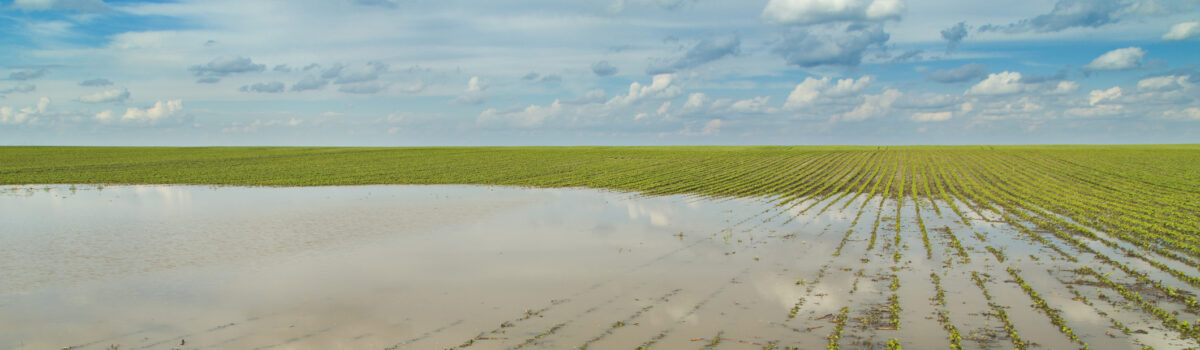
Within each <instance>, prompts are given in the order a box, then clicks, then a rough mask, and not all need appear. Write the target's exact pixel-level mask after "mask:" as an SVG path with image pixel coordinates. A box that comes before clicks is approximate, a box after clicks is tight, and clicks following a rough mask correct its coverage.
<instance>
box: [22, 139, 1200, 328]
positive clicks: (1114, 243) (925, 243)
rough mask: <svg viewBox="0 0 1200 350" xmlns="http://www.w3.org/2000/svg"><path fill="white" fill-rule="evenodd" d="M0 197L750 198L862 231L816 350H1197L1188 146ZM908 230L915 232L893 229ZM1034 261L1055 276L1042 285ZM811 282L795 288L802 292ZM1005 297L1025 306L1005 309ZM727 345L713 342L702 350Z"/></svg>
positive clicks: (178, 167)
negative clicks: (856, 349) (940, 339)
mask: <svg viewBox="0 0 1200 350" xmlns="http://www.w3.org/2000/svg"><path fill="white" fill-rule="evenodd" d="M0 184H6V185H14V186H16V185H23V184H212V185H248V186H325V185H366V184H486V185H511V186H531V187H589V188H602V189H612V190H619V191H631V192H636V193H644V194H649V195H688V196H700V197H705V198H713V199H718V200H719V199H721V198H730V197H753V198H762V199H764V200H766V201H768V202H769V203H770V204H772V205H773V207H774V208H777V209H776V210H777V212H776V214H777V215H785V216H786V217H787V218H788V219H787V220H788V221H791V220H800V219H797V218H798V217H801V216H803V215H805V214H815V215H819V214H821V213H826V212H844V213H845V215H846V217H848V218H851V217H852V218H854V223H852V224H850V226H849V227H851V228H850V229H849V230H847V231H845V232H837V233H836V234H833V235H831V236H836V238H834V240H833V242H834V243H835V244H834V245H836V250H834V251H832V252H830V253H831V254H829V255H828V256H827V257H828V259H830V261H831V262H830V263H829V264H827V265H826V266H823V267H822V268H821V270H820V272H819V273H818V274H817V275H816V278H815V280H819V279H821V277H824V276H825V275H826V272H827V271H828V270H829V268H830V264H831V265H832V267H833V268H835V269H841V270H842V271H847V272H846V273H849V271H854V270H855V269H858V271H857V272H856V275H855V276H856V277H855V278H854V281H853V283H854V284H853V288H854V289H850V293H851V294H853V293H854V291H855V290H858V289H859V283H860V281H859V280H860V279H861V280H862V281H863V283H864V284H866V283H876V284H878V286H877V287H880V288H878V289H880V290H881V291H882V293H883V294H882V296H881V297H880V298H879V299H877V300H874V301H872V302H873V303H876V304H872V305H868V306H865V307H862V306H856V305H846V306H844V307H842V308H841V309H840V312H837V315H833V314H831V315H830V316H829V318H828V320H829V321H830V322H833V326H832V327H828V328H825V329H823V330H821V331H820V332H828V333H827V334H828V335H827V336H826V337H827V339H828V348H838V347H839V346H846V345H849V344H841V345H839V344H840V343H842V340H841V339H842V338H843V332H856V331H855V329H858V328H856V327H859V326H856V325H860V324H861V325H866V326H861V328H862V329H868V331H865V332H868V333H870V332H887V331H895V332H897V333H894V334H892V335H884V336H882V338H879V337H875V336H874V335H871V336H869V337H871V339H873V340H871V341H872V342H873V343H870V344H875V345H882V344H884V341H887V344H888V346H889V347H890V346H892V345H893V343H895V344H899V343H900V342H902V341H903V338H902V337H900V334H901V333H899V331H897V329H902V328H903V327H907V326H905V324H907V323H906V322H914V321H913V320H912V317H909V318H901V315H902V310H905V309H909V308H913V307H915V306H911V305H916V304H920V305H924V306H921V307H922V308H924V309H925V310H929V311H930V313H931V314H932V316H930V317H936V321H937V322H938V324H939V325H940V327H941V328H942V330H944V332H945V334H944V338H945V339H946V346H947V347H949V348H961V346H962V345H961V344H962V343H963V342H965V341H967V340H973V341H977V342H980V343H981V344H982V343H984V342H986V341H987V340H986V339H985V338H987V339H990V340H991V341H999V342H1004V343H1011V345H1012V346H1013V347H1015V348H1018V349H1024V348H1029V347H1032V346H1035V344H1032V343H1031V342H1029V341H1028V340H1023V338H1022V334H1020V333H1019V332H1018V331H1017V329H1018V328H1019V326H1016V325H1015V323H1017V322H1016V321H1015V319H1016V318H1017V317H1023V316H1013V318H1014V319H1011V320H1010V316H1009V314H1010V313H1014V314H1016V313H1019V312H1029V311H1028V310H1017V309H1014V307H1017V308H1026V309H1027V308H1028V307H1032V309H1033V310H1034V311H1035V312H1036V314H1040V315H1042V316H1039V317H1041V320H1040V321H1038V322H1043V323H1045V324H1046V325H1053V326H1052V327H1053V328H1054V329H1055V330H1056V332H1057V333H1061V335H1060V336H1061V337H1062V338H1061V339H1062V341H1063V342H1064V344H1070V345H1071V346H1072V347H1079V348H1088V347H1089V343H1088V341H1087V340H1086V339H1092V340H1093V343H1092V345H1090V346H1095V341H1096V340H1099V339H1106V338H1109V337H1117V336H1121V337H1136V336H1138V335H1139V334H1145V331H1144V329H1149V328H1154V329H1157V333H1154V332H1151V335H1152V336H1170V337H1172V338H1174V339H1180V340H1181V341H1184V342H1186V344H1192V345H1193V346H1194V345H1196V344H1200V302H1197V300H1196V293H1197V292H1200V145H1159V146H995V147H991V146H961V147H917V146H914V147H874V146H871V147H866V146H861V147H530V148H494V147H488V148H158V147H155V148H93V147H84V148H74V147H4V148H0ZM764 216H769V215H764ZM750 219H751V218H746V219H745V220H743V221H742V222H746V221H748V220H750ZM769 220H770V217H767V219H764V220H763V221H764V222H768V221H769ZM902 220H910V221H911V222H912V223H913V224H911V226H905V228H904V229H902V228H901V226H902V225H901V224H900V223H901V221H902ZM859 222H864V223H865V224H862V225H859V224H858V223H859ZM935 222H936V223H937V224H935ZM952 223H953V225H956V226H955V227H954V228H952V227H951V226H952ZM785 224H786V223H785ZM905 225H909V224H908V223H907V222H906V223H905ZM989 227H1001V228H1002V229H1003V230H1001V231H996V230H992V229H989ZM1004 230H1007V231H1004ZM784 237H786V236H784ZM839 239H840V242H839V241H838V240H839ZM739 242H740V241H739ZM1014 242H1022V243H1014ZM848 244H850V245H851V246H855V247H854V248H850V247H849V246H848ZM909 247H911V248H912V249H908V248H909ZM851 251H853V252H854V253H850V252H851ZM798 254H799V253H798ZM805 254H808V253H805ZM848 255H849V256H848ZM876 256H882V257H883V258H876ZM754 259H755V261H757V260H758V257H755V258H754ZM859 260H861V264H862V265H861V266H875V265H866V264H868V261H880V262H883V263H885V264H886V265H888V266H878V269H877V270H876V271H874V272H872V273H869V274H868V273H865V272H864V269H863V268H857V267H853V266H860V265H857V264H859ZM914 260H916V261H921V262H924V263H921V264H916V265H914V264H913V263H912V261H914ZM972 260H974V263H972ZM1041 261H1053V263H1052V264H1051V265H1050V266H1049V268H1048V269H1046V267H1047V266H1046V265H1041ZM1035 263H1036V264H1037V265H1032V264H1035ZM954 264H958V265H959V267H958V268H951V267H952V266H953V265H954ZM844 266H851V267H845V268H844V269H842V267H844ZM995 266H999V268H998V269H997V270H996V271H992V273H991V274H989V273H987V271H991V270H990V269H991V268H993V267H995ZM1032 266H1040V267H1039V268H1032ZM1021 267H1025V268H1024V269H1022V268H1021ZM1000 270H1003V272H1001V271H1000ZM835 271H836V270H835ZM950 272H956V273H950ZM860 277H861V278H860ZM810 278H811V276H810ZM812 281H813V279H807V278H806V279H801V278H800V277H799V276H797V281H796V285H797V286H799V287H797V288H801V289H803V288H804V286H805V285H813V284H814V283H815V282H812ZM873 281H878V282H873ZM902 281H903V282H904V285H905V287H907V286H908V283H919V284H923V285H925V286H927V288H929V289H928V290H929V293H930V296H931V298H929V299H928V301H926V300H912V298H908V299H906V300H900V298H899V295H900V294H897V292H896V291H897V290H898V289H901V288H905V287H902ZM928 286H931V287H928ZM964 286H965V287H964ZM997 288H1007V290H1008V294H1007V295H1020V294H1021V293H1023V294H1024V296H1023V297H1022V298H1023V299H1020V300H1018V302H1014V301H1013V299H1012V298H1011V297H1006V298H1008V299H1003V300H1001V296H1000V295H999V294H1001V293H998V292H996V291H995V289H997ZM889 290H890V291H889ZM805 293H809V294H803V295H805V297H801V298H799V299H798V300H796V301H795V303H794V305H790V304H789V307H788V308H787V309H783V310H779V314H780V316H781V315H787V317H786V318H785V319H784V318H782V317H781V319H783V322H787V320H790V319H792V318H795V317H796V316H797V313H798V312H799V311H800V310H802V309H803V308H804V307H805V303H806V300H808V301H810V302H811V300H813V298H814V296H813V295H812V293H813V288H812V287H808V288H807V289H806V291H805ZM962 293H971V295H978V298H977V299H978V300H976V302H975V304H976V305H983V306H982V307H981V308H978V309H976V310H974V311H973V312H974V314H983V315H987V316H988V319H990V320H992V321H991V322H994V323H993V326H992V327H991V328H990V329H991V330H992V332H991V333H988V332H987V331H983V333H987V334H967V332H966V331H964V330H960V329H959V327H963V326H962V323H957V322H958V321H960V320H961V319H962V318H966V317H969V316H968V315H967V314H961V313H958V312H956V313H951V312H950V310H951V307H950V306H947V304H948V302H947V301H946V298H947V294H951V298H958V299H962V298H966V297H962V296H961V294H962ZM963 303H964V304H965V303H966V302H963ZM1065 303H1078V304H1079V305H1082V306H1079V307H1081V308H1087V309H1088V310H1092V311H1090V312H1093V313H1095V314H1097V315H1099V316H1098V317H1099V320H1100V321H1097V322H1099V324H1100V326H1101V327H1100V328H1096V329H1100V330H1099V331H1092V332H1088V333H1087V334H1083V332H1080V331H1077V330H1076V329H1077V328H1079V327H1090V326H1087V325H1085V324H1083V323H1081V321H1078V320H1072V319H1070V315H1065V314H1064V311H1063V310H1064V308H1065V307H1064V306H1063V305H1065ZM697 307H699V306H697ZM789 310H790V311H789ZM956 318H958V319H959V320H955V319H956ZM1147 322H1149V323H1147ZM848 323H849V324H848ZM956 324H957V325H958V326H956ZM1134 324H1140V325H1141V326H1135V325H1134ZM622 325H623V323H622ZM613 327H614V328H615V327H617V326H613ZM1139 327H1141V328H1139ZM983 328H984V329H987V327H983ZM1104 329H1107V332H1110V334H1109V335H1108V336H1106V335H1105V333H1104V332H1106V331H1104ZM552 331H553V330H552ZM809 331H810V332H811V331H812V330H811V329H810V330H809ZM859 332H862V331H859ZM870 334H875V333H870ZM864 337H867V336H864ZM660 338H661V337H660ZM896 338H901V339H900V340H899V341H898V340H897V339H896ZM1085 338H1086V339H1085ZM1130 339H1133V338H1130ZM1138 339H1143V338H1138ZM720 340H721V335H720V334H718V335H717V337H716V338H715V339H713V341H714V344H715V342H719V341H720ZM863 341H864V342H866V340H863ZM1146 341H1147V340H1144V339H1143V340H1136V339H1135V340H1129V341H1126V342H1121V344H1122V345H1121V346H1126V345H1129V346H1132V344H1139V345H1141V344H1144V343H1145V342H1146ZM653 342H654V341H653V340H652V341H650V342H649V343H648V344H646V345H647V346H648V345H651V344H653ZM767 345H769V346H771V347H774V343H771V344H766V345H764V348H766V347H767ZM860 345H861V344H860ZM897 346H898V345H897ZM1005 346H1007V344H1006V345H1005Z"/></svg>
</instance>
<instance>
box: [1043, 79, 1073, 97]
mask: <svg viewBox="0 0 1200 350" xmlns="http://www.w3.org/2000/svg"><path fill="white" fill-rule="evenodd" d="M1075 91H1079V83H1076V82H1073V81H1060V82H1058V83H1057V84H1055V85H1054V89H1051V90H1050V92H1049V93H1050V94H1052V95H1066V94H1069V93H1073V92H1075Z"/></svg>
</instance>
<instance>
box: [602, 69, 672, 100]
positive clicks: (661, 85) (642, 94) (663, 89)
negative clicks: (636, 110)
mask: <svg viewBox="0 0 1200 350" xmlns="http://www.w3.org/2000/svg"><path fill="white" fill-rule="evenodd" d="M674 79H675V75H674V74H658V75H655V76H654V78H653V79H652V80H651V82H650V85H642V84H641V83H638V82H636V81H635V82H633V83H631V84H629V94H628V95H624V96H616V97H613V99H611V100H609V101H608V102H607V103H608V104H610V105H617V106H628V105H631V104H634V103H637V102H639V101H641V100H644V99H652V98H653V99H666V98H674V97H676V96H679V95H681V94H683V89H680V88H679V87H678V86H675V85H673V84H672V82H673V81H674Z"/></svg>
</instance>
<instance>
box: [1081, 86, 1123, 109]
mask: <svg viewBox="0 0 1200 350" xmlns="http://www.w3.org/2000/svg"><path fill="white" fill-rule="evenodd" d="M1119 97H1121V87H1120V86H1113V87H1112V88H1111V89H1108V90H1092V92H1091V93H1089V94H1088V104H1089V105H1092V106H1095V105H1097V104H1099V103H1101V102H1104V101H1112V100H1115V99H1117V98H1119Z"/></svg>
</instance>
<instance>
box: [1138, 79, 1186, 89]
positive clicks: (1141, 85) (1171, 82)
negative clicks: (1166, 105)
mask: <svg viewBox="0 0 1200 350" xmlns="http://www.w3.org/2000/svg"><path fill="white" fill-rule="evenodd" d="M1189 79H1191V76H1187V75H1165V76H1161V77H1153V78H1146V79H1142V80H1140V81H1138V84H1137V87H1138V90H1145V91H1169V90H1176V89H1181V88H1186V87H1190V86H1191V85H1192V83H1191V82H1189V81H1188V80H1189Z"/></svg>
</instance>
